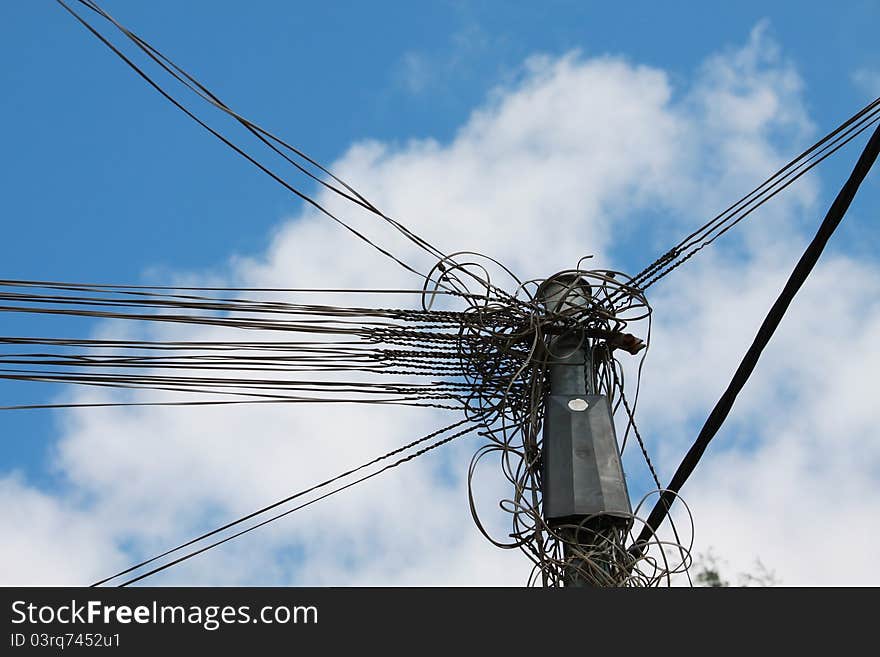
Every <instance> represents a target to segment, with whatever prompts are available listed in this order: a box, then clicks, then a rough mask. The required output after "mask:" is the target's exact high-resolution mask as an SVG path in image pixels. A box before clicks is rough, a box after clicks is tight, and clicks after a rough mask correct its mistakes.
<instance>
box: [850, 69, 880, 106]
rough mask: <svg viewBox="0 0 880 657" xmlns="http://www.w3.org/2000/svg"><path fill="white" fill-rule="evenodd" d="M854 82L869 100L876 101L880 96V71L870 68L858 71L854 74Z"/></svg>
mask: <svg viewBox="0 0 880 657" xmlns="http://www.w3.org/2000/svg"><path fill="white" fill-rule="evenodd" d="M852 81H853V83H854V84H855V85H856V87H858V88H859V89H860V90H861V91H863V92H864V93H865V95H866V96H867V97H868V98H870V99H874V98H877V96H880V71H877V70H876V69H870V68H860V69H857V70H856V71H855V72H854V73H853V74H852Z"/></svg>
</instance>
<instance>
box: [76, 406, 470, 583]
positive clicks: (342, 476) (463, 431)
mask: <svg viewBox="0 0 880 657" xmlns="http://www.w3.org/2000/svg"><path fill="white" fill-rule="evenodd" d="M462 425H470V426H465V428H463V429H459V430H458V431H455V432H454V433H452V434H451V435H449V436H446V437H444V438H442V439H440V440H437V441H435V442H433V443H431V444H429V445H427V446H425V447H422V448H421V449H420V450H418V451H417V452H413V453H412V454H408V455H406V456H404V457H401V458H399V459H397V460H396V461H393V462H391V463H389V464H388V465H385V466H383V467H382V468H380V469H379V470H375V471H373V472H370V473H369V474H366V475H363V476H361V477H359V478H357V479H355V480H353V481H350V482H348V483H346V484H344V485H341V486H338V487H337V488H333V489H331V490H330V491H328V492H326V493H323V494H322V495H320V496H318V497H315V498H313V499H310V500H309V501H307V502H304V503H302V504H299V505H297V506H295V507H293V508H291V509H287V510H286V511H283V512H281V513H277V514H275V515H273V516H271V517H270V518H268V519H265V520H262V521H260V522H258V523H255V524H253V525H250V526H248V527H246V528H245V529H242V530H240V531H237V532H235V533H234V534H231V535H229V536H225V537H224V538H222V539H219V540H217V541H214V542H212V543H209V544H207V545H202V546H201V547H195V546H196V545H197V544H200V543H203V542H204V541H205V539H207V538H211V537H212V536H216V535H218V534H220V533H221V532H224V531H226V530H227V529H231V528H233V527H236V526H238V525H240V524H242V523H244V522H247V521H248V520H252V519H254V518H257V517H259V516H261V515H264V514H265V513H267V512H269V511H271V510H273V509H277V508H278V507H280V506H282V505H284V504H287V503H289V502H292V501H293V500H296V499H299V498H301V497H304V496H306V495H308V494H309V493H313V492H315V491H317V490H320V489H322V488H326V487H328V486H330V485H331V484H334V483H336V482H338V481H340V480H342V479H345V478H346V477H350V476H351V475H353V474H355V473H357V472H360V471H362V470H364V469H366V468H369V467H370V466H373V465H376V464H378V463H381V462H382V461H385V460H387V459H389V458H392V457H393V456H396V455H398V454H401V453H403V452H406V451H408V450H411V449H413V448H415V447H417V446H419V445H422V444H424V443H426V442H428V441H430V440H432V439H433V438H436V437H437V436H440V435H442V434H444V433H448V432H449V431H451V430H453V429H457V428H458V427H461V426H462ZM479 427H480V425H479V424H478V423H475V422H474V421H473V420H472V419H469V418H465V419H464V420H460V421H459V422H455V423H453V424H450V425H448V426H446V427H444V428H442V429H438V430H437V431H434V432H432V433H429V434H428V435H426V436H423V437H422V438H419V439H418V440H414V441H412V442H411V443H408V444H406V445H403V446H402V447H398V448H397V449H395V450H392V451H390V452H388V453H386V454H384V455H382V456H379V457H377V458H375V459H372V460H371V461H368V462H366V463H364V464H363V465H360V466H358V467H356V468H352V469H351V470H347V471H346V472H343V473H341V474H338V475H336V476H335V477H332V478H330V479H327V480H326V481H322V482H321V483H319V484H316V485H314V486H311V487H309V488H306V489H305V490H301V491H299V492H297V493H293V494H292V495H289V496H287V497H285V498H284V499H281V500H278V501H277V502H273V503H272V504H269V505H268V506H264V507H263V508H261V509H258V510H256V511H253V512H252V513H249V514H247V515H245V516H242V517H241V518H238V519H236V520H233V521H231V522H228V523H226V524H225V525H222V526H221V527H217V528H216V529H212V530H211V531H209V532H205V533H204V534H201V535H200V536H196V537H195V538H193V539H190V540H189V541H186V542H185V543H181V544H180V545H178V546H176V547H173V548H171V549H170V550H166V551H165V552H162V553H161V554H157V555H156V556H154V557H150V558H149V559H145V560H143V561H141V562H139V563H136V564H134V565H133V566H130V567H128V568H126V569H125V570H121V571H119V572H118V573H115V574H113V575H111V576H109V577H105V578H104V579H102V580H99V581H97V582H95V583H94V584H92V586H101V585H103V584H106V583H107V582H111V581H113V580H114V579H118V578H120V577H122V576H123V575H128V574H130V573H133V572H135V571H137V570H140V569H142V568H144V567H145V566H148V565H150V564H152V563H155V562H157V561H159V560H160V559H163V558H165V557H168V556H171V555H172V554H176V553H177V552H180V551H181V550H185V549H186V548H190V547H192V548H194V549H192V550H191V551H189V552H187V553H186V554H183V555H182V556H179V557H176V558H175V559H173V560H170V561H168V562H166V563H163V564H162V565H160V566H156V567H154V568H152V569H150V570H149V571H147V572H144V573H140V574H138V575H136V576H134V577H131V578H130V579H127V580H125V581H124V582H122V583H121V584H119V586H128V585H129V584H134V583H135V582H139V581H141V580H143V579H146V578H147V577H150V576H152V575H155V574H156V573H159V572H161V571H163V570H166V569H168V568H171V567H172V566H176V565H177V564H179V563H182V562H184V561H187V560H188V559H191V558H193V557H195V556H198V555H199V554H203V553H205V552H207V551H209V550H212V549H214V548H216V547H218V546H220V545H223V544H224V543H227V542H229V541H232V540H234V539H236V538H239V537H241V536H243V535H245V534H247V533H250V532H252V531H254V530H256V529H259V528H260V527H263V526H265V525H268V524H269V523H272V522H275V521H276V520H279V519H280V518H283V517H285V516H289V515H290V514H292V513H295V512H296V511H299V510H300V509H304V508H306V507H308V506H310V505H312V504H314V503H315V502H318V501H320V500H323V499H326V498H328V497H330V496H331V495H335V494H336V493H339V492H341V491H343V490H346V489H347V488H351V487H352V486H355V485H357V484H360V483H362V482H364V481H367V480H369V479H372V478H373V477H376V476H378V475H380V474H382V473H384V472H387V471H388V470H391V469H393V468H396V467H397V466H399V465H402V464H403V463H406V462H408V461H412V460H413V459H415V458H418V457H419V456H422V455H424V454H426V453H428V452H430V451H431V450H434V449H436V448H438V447H441V446H442V445H446V444H448V443H450V442H452V441H453V440H455V439H456V438H460V437H462V436H465V435H467V434H470V433H473V432H474V431H476V430H477V429H479Z"/></svg>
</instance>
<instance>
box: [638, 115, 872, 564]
mask: <svg viewBox="0 0 880 657" xmlns="http://www.w3.org/2000/svg"><path fill="white" fill-rule="evenodd" d="M878 154H880V127H878V128H877V129H876V130H875V131H874V134H873V135H872V136H871V138H870V140H869V141H868V144H867V145H866V146H865V149H864V151H863V152H862V154H861V156H860V157H859V160H858V162H856V165H855V167H854V168H853V171H852V173H851V174H850V176H849V178H848V179H847V181H846V183H845V184H844V185H843V188H842V189H841V190H840V192H839V193H838V194H837V197H836V198H835V199H834V202H833V203H832V204H831V207H830V208H829V210H828V213H827V214H826V215H825V219H824V220H823V221H822V224H821V225H820V226H819V230H818V231H817V232H816V235H815V237H813V240H812V241H811V242H810V244H809V245H808V246H807V248H806V250H805V251H804V253H803V255H802V256H801V258H800V260H798V262H797V264H796V265H795V267H794V270H792V272H791V275H790V276H789V278H788V280H787V281H786V283H785V286H784V287H783V288H782V291H781V292H780V294H779V296H778V297H777V299H776V301H775V302H774V304H773V307H772V308H771V309H770V312H769V313H767V316H766V317H765V318H764V321H763V322H762V323H761V327H760V328H759V329H758V332H757V334H756V335H755V339H754V340H753V341H752V344H751V346H750V347H749V349H748V351H746V354H745V356H744V357H743V359H742V362H740V364H739V367H737V369H736V372H735V373H734V375H733V379H732V380H731V382H730V384H729V385H728V386H727V389H726V390H725V391H724V393H723V394H722V395H721V398H720V399H719V400H718V403H716V404H715V407H714V408H713V409H712V412H711V413H710V414H709V417H708V419H707V420H706V423H705V424H704V425H703V428H702V429H701V430H700V433H699V435H698V436H697V439H696V440H695V441H694V444H693V445H692V446H691V448H690V449H689V450H688V452H687V454H686V455H685V457H684V459H683V460H682V462H681V464H680V465H679V466H678V469H677V470H676V472H675V475H674V476H673V477H672V481H671V482H670V483H669V486H667V488H666V490H665V491H664V492H663V493H662V494H661V496H660V499H659V500H658V501H657V503H656V505H655V506H654V508H653V509H652V511H651V514H650V515H649V516H648V520H647V523H646V525H645V527H644V529H643V530H642V532H641V534H640V535H639V537H638V539H637V541H636V543H635V549H636V550H639V549H641V547H642V546H643V545H644V544H645V542H646V541H647V540H648V539H650V537H651V536H652V535H653V534H654V533H656V531H657V529H658V528H659V527H660V524H661V523H662V522H663V520H664V519H665V518H666V517H667V515H668V514H669V509H670V507H671V505H672V502H673V501H674V499H675V497H676V494H677V493H678V492H679V491H680V490H681V487H682V486H683V485H684V483H685V482H686V481H687V480H688V478H689V477H690V475H691V474H692V473H693V471H694V469H695V468H696V467H697V464H698V463H699V461H700V458H701V457H702V455H703V452H705V450H706V447H707V446H708V445H709V442H710V441H711V440H712V438H714V437H715V435H716V434H717V433H718V430H719V429H720V428H721V425H722V424H723V423H724V420H725V419H726V418H727V415H728V414H729V413H730V410H731V408H733V404H734V402H735V401H736V398H737V396H738V395H739V393H740V391H741V390H742V389H743V386H745V384H746V382H747V381H748V380H749V377H750V376H751V375H752V372H754V370H755V366H756V365H757V364H758V359H759V358H760V357H761V353H762V352H763V351H764V348H765V347H766V346H767V344H768V343H769V342H770V339H771V338H772V337H773V334H774V333H775V332H776V329H777V328H778V327H779V324H780V323H781V322H782V318H783V317H784V316H785V313H786V311H787V310H788V308H789V306H790V305H791V302H792V301H793V300H794V297H795V295H796V294H797V293H798V290H800V288H801V286H802V285H803V284H804V282H805V281H806V280H807V277H808V276H809V275H810V272H812V271H813V268H814V267H815V266H816V263H817V262H818V261H819V257H820V256H821V255H822V252H823V251H824V249H825V246H826V245H827V244H828V240H829V239H830V238H831V236H832V235H833V234H834V231H835V230H836V229H837V227H838V226H839V225H840V222H841V221H842V220H843V217H844V215H845V214H846V211H847V209H848V208H849V206H850V203H851V202H852V200H853V198H854V197H855V194H856V192H857V191H858V189H859V186H860V185H861V184H862V181H863V180H864V179H865V176H867V175H868V171H870V169H871V166H872V165H873V164H874V162H875V160H876V159H877V156H878Z"/></svg>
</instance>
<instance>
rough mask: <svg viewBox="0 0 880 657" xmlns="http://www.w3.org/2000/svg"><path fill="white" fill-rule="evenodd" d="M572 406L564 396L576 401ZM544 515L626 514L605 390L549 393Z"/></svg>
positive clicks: (567, 518)
mask: <svg viewBox="0 0 880 657" xmlns="http://www.w3.org/2000/svg"><path fill="white" fill-rule="evenodd" d="M584 401H586V402H587V408H586V409H584V410H573V409H572V407H570V406H569V402H575V403H574V404H573V406H574V408H581V407H582V406H583V402H584ZM543 460H544V473H543V475H544V481H543V488H544V518H545V519H546V520H547V521H548V522H550V523H551V524H561V523H568V522H578V521H579V520H581V519H582V518H583V517H584V516H589V515H593V514H597V513H604V514H608V515H610V516H619V517H620V518H626V519H627V520H629V518H630V516H631V514H632V507H631V505H630V501H629V493H628V492H627V489H626V481H625V479H624V477H623V467H622V466H621V462H620V450H619V448H618V446H617V437H616V435H615V432H614V422H613V418H612V415H611V408H610V406H609V404H608V399H607V398H606V397H605V396H604V395H553V394H551V395H549V396H548V399H547V406H546V410H545V415H544V447H543Z"/></svg>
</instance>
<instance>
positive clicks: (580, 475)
mask: <svg viewBox="0 0 880 657" xmlns="http://www.w3.org/2000/svg"><path fill="white" fill-rule="evenodd" d="M554 281H556V283H554ZM541 291H542V292H543V296H544V302H545V305H546V307H547V310H548V311H549V312H551V313H557V314H563V315H564V314H565V313H566V312H567V310H571V311H572V312H573V313H575V314H578V313H580V314H581V315H583V312H584V309H585V308H588V307H589V286H588V285H586V283H580V282H578V281H572V279H571V277H567V278H562V279H559V278H556V277H554V278H551V279H548V281H547V282H546V283H545V285H544V286H542V290H541ZM584 304H586V305H584ZM547 352H548V355H547V367H548V371H549V375H550V394H549V395H548V397H547V402H546V407H545V412H544V435H543V448H542V449H543V454H542V456H543V478H542V480H543V514H544V519H545V521H546V522H547V523H548V525H550V527H552V528H554V530H555V531H556V532H557V533H558V534H559V535H560V536H561V537H562V539H563V542H564V547H563V552H564V555H563V556H564V558H565V561H566V563H565V568H564V572H563V583H564V584H565V585H566V586H594V585H601V583H603V582H609V581H611V580H613V576H611V575H610V574H609V572H608V571H609V566H610V564H611V563H612V562H613V560H614V555H613V554H607V552H608V550H607V547H608V545H609V541H608V537H609V532H617V531H619V530H620V529H621V528H623V527H628V526H629V523H630V521H631V514H632V508H631V506H630V501H629V494H628V492H627V489H626V482H625V480H624V476H623V468H622V466H621V461H620V450H619V447H618V444H617V437H616V435H615V432H614V422H613V418H612V415H611V408H610V405H609V402H608V399H607V397H605V396H604V395H598V394H596V392H597V391H596V363H594V359H593V345H592V344H591V341H590V340H589V339H588V338H586V336H585V335H584V332H583V331H582V330H578V329H572V330H568V331H567V332H564V333H563V334H561V335H559V336H556V337H554V338H552V339H551V340H550V341H549V342H548V344H547Z"/></svg>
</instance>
